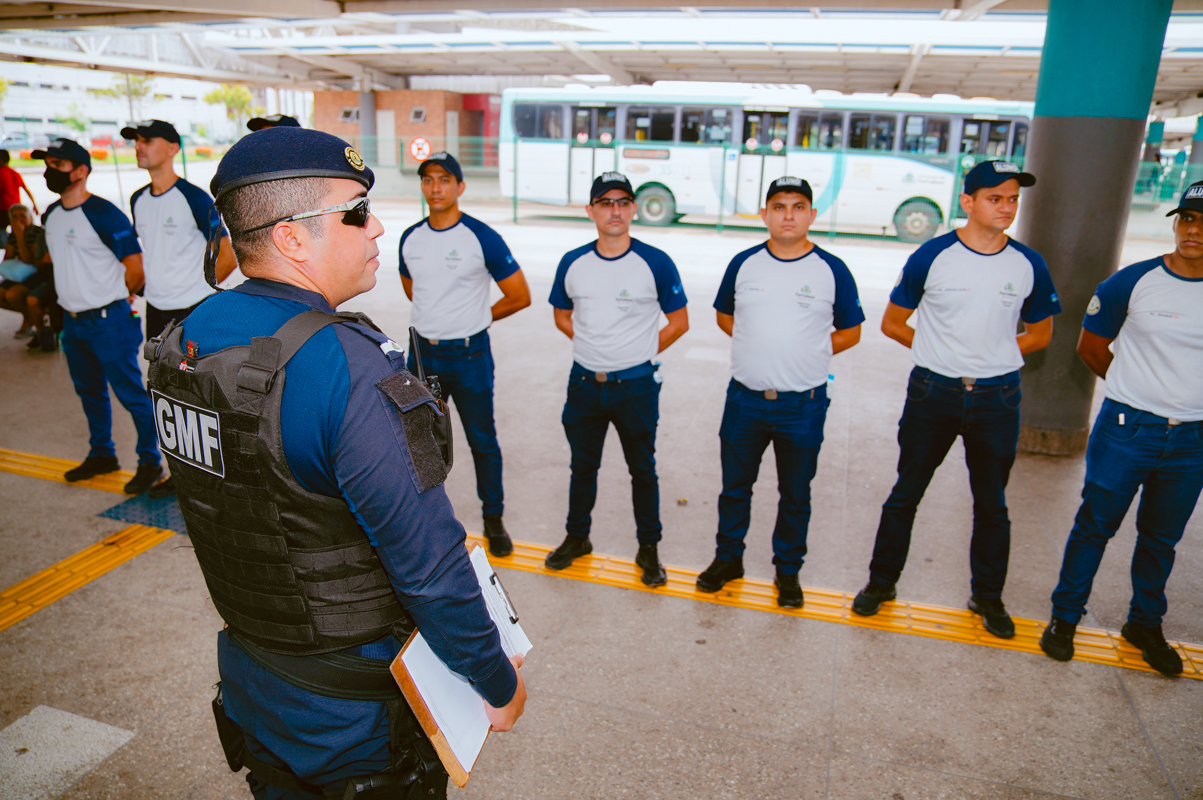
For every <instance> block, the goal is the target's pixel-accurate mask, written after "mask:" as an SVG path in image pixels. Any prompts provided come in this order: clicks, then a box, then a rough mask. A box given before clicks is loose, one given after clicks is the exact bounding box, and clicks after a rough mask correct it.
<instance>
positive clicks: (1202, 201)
mask: <svg viewBox="0 0 1203 800" xmlns="http://www.w3.org/2000/svg"><path fill="white" fill-rule="evenodd" d="M1180 211H1203V181H1199V182H1197V183H1192V184H1191V185H1190V186H1188V187H1186V191H1185V192H1183V193H1182V199H1181V200H1180V201H1179V202H1178V207H1177V208H1175V209H1174V210H1173V211H1171V212H1170V213H1168V214H1166V216H1167V217H1172V216H1174V215H1175V214H1177V213H1179V212H1180Z"/></svg>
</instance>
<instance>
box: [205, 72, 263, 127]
mask: <svg viewBox="0 0 1203 800" xmlns="http://www.w3.org/2000/svg"><path fill="white" fill-rule="evenodd" d="M204 100H205V102H206V103H208V104H209V105H212V106H218V105H223V106H225V107H226V116H227V117H229V118H230V119H232V120H235V121H236V122H237V123H238V127H239V128H241V127H242V118H243V117H245V116H246V115H247V113H248V112H249V111H250V109H251V103H253V102H254V101H255V96H254V95H253V94H251V90H250V89H248V88H246V87H245V86H238V85H234V86H231V85H230V84H228V83H223V84H222V85H221V86H219V87H218V88H216V89H214V90H213V91H211V92H209V93H208V94H207V95H205V98H204Z"/></svg>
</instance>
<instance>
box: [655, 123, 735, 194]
mask: <svg viewBox="0 0 1203 800" xmlns="http://www.w3.org/2000/svg"><path fill="white" fill-rule="evenodd" d="M734 122H735V109H734V108H723V107H710V108H707V107H701V106H685V107H684V108H682V109H681V134H680V137H679V140H680V141H679V145H678V147H676V148H675V151H674V162H675V163H674V164H673V177H674V183H673V185H672V186H671V188H672V190H673V195H674V197H675V199H676V206H677V210H678V211H681V212H683V213H689V214H693V213H697V214H714V213H715V212H717V211H718V206H719V192H720V191H721V192H725V194H726V195H727V197H731V196H732V195H733V194H734V191H735V170H734V167H735V161H731V162H730V164H731V167H732V169H731V170H730V172H729V174H727V175H726V176H724V175H723V171H724V170H726V169H727V165H726V162H724V160H723V153H724V150H725V149H726V148H728V147H730V144H731V134H732V132H733V123H734ZM729 155H730V156H731V157H732V158H733V159H734V158H736V153H730V154H729ZM723 210H724V211H726V212H727V213H730V211H731V204H730V203H729V202H728V203H726V207H725V208H724V209H723Z"/></svg>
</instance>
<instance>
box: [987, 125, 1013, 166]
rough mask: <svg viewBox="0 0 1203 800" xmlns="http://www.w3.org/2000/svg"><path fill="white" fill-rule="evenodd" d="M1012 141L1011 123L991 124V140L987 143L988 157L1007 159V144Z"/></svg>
mask: <svg viewBox="0 0 1203 800" xmlns="http://www.w3.org/2000/svg"><path fill="white" fill-rule="evenodd" d="M1010 139H1011V123H1009V122H991V123H990V138H989V139H988V140H987V141H986V155H988V156H993V157H997V158H1006V156H1007V144H1008V143H1009V141H1010Z"/></svg>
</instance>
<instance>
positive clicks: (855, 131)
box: [848, 114, 872, 150]
mask: <svg viewBox="0 0 1203 800" xmlns="http://www.w3.org/2000/svg"><path fill="white" fill-rule="evenodd" d="M871 119H872V117H870V115H868V114H853V115H852V117H851V118H850V119H849V120H848V147H850V148H852V149H853V150H868V149H869V123H870V121H871Z"/></svg>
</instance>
